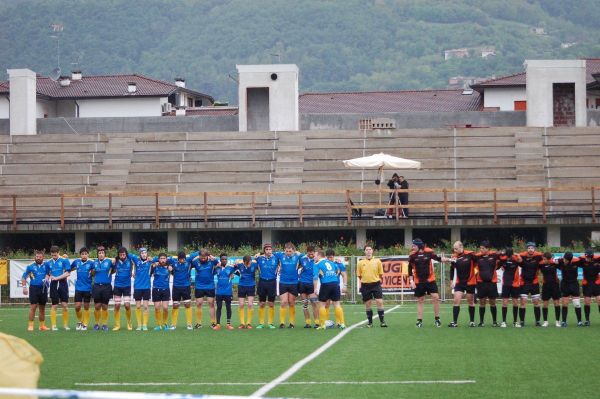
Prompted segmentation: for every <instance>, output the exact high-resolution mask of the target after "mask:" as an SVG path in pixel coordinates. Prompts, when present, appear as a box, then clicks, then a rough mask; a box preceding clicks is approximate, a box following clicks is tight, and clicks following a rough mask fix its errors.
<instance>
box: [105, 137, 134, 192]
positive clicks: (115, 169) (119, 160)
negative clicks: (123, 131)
mask: <svg viewBox="0 0 600 399" xmlns="http://www.w3.org/2000/svg"><path fill="white" fill-rule="evenodd" d="M134 145H135V139H134V138H132V137H114V138H112V137H111V138H109V140H108V143H107V144H106V151H105V155H104V159H103V161H102V166H101V167H100V176H99V177H98V180H97V188H96V192H98V193H107V192H113V193H114V192H123V191H125V185H126V184H127V177H128V176H129V168H130V166H131V157H132V155H133V146H134Z"/></svg>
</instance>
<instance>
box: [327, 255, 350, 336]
mask: <svg viewBox="0 0 600 399" xmlns="http://www.w3.org/2000/svg"><path fill="white" fill-rule="evenodd" d="M325 256H326V257H327V260H329V261H331V262H334V263H335V265H336V266H337V267H338V269H339V270H340V274H338V281H339V284H340V290H341V294H342V295H346V284H347V283H348V273H347V272H346V265H344V260H343V259H335V251H334V250H333V249H328V250H327V251H325ZM329 302H331V301H329ZM329 302H328V303H327V305H329ZM327 319H329V306H328V307H327ZM335 324H337V325H338V326H340V325H341V324H342V320H339V319H338V317H337V315H336V316H335Z"/></svg>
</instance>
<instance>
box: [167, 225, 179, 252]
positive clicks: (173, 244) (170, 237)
mask: <svg viewBox="0 0 600 399" xmlns="http://www.w3.org/2000/svg"><path fill="white" fill-rule="evenodd" d="M167 249H168V250H169V251H177V250H178V249H179V235H178V234H177V230H169V231H167Z"/></svg>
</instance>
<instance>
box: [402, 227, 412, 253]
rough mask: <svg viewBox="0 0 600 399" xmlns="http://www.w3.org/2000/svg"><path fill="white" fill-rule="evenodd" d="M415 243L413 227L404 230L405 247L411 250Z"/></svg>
mask: <svg viewBox="0 0 600 399" xmlns="http://www.w3.org/2000/svg"><path fill="white" fill-rule="evenodd" d="M412 241H413V229H412V227H406V228H404V246H405V247H406V248H410V247H411V246H412Z"/></svg>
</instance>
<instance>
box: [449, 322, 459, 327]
mask: <svg viewBox="0 0 600 399" xmlns="http://www.w3.org/2000/svg"><path fill="white" fill-rule="evenodd" d="M448 327H450V328H456V327H458V324H456V323H455V322H451V323H450V324H448Z"/></svg>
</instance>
